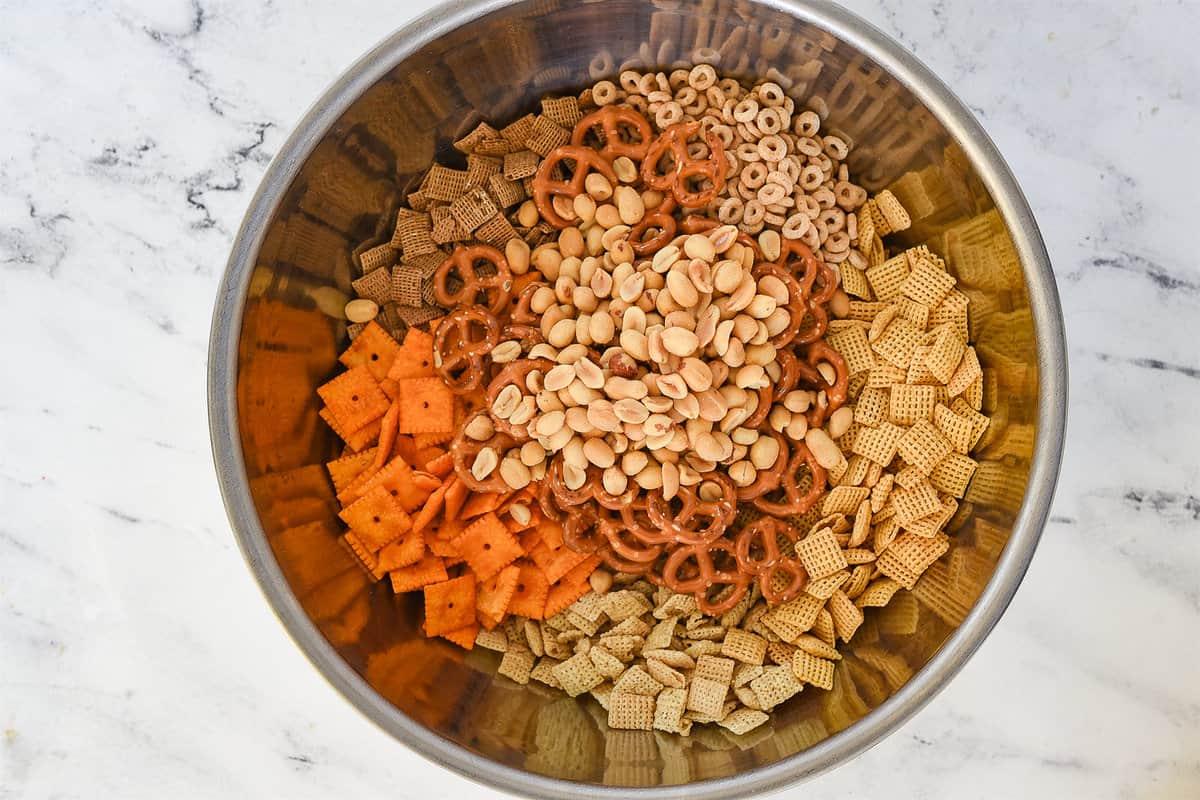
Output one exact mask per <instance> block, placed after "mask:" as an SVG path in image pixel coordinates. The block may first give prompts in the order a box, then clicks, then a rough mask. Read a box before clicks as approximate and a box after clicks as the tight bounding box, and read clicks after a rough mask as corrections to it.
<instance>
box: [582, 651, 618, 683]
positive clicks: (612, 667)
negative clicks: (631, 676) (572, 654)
mask: <svg viewBox="0 0 1200 800" xmlns="http://www.w3.org/2000/svg"><path fill="white" fill-rule="evenodd" d="M587 657H588V658H590V659H591V660H592V664H594V665H595V667H596V671H597V672H599V673H600V674H601V675H603V676H604V677H605V678H608V679H609V680H612V679H614V678H616V677H617V676H618V675H620V674H621V673H622V672H624V671H625V664H623V663H622V662H621V659H619V658H617V657H616V656H614V655H613V654H612V653H610V652H608V650H605V649H604V647H603V646H601V645H598V644H594V645H592V646H591V647H590V648H589V649H588V651H587Z"/></svg>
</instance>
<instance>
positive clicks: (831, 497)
mask: <svg viewBox="0 0 1200 800" xmlns="http://www.w3.org/2000/svg"><path fill="white" fill-rule="evenodd" d="M870 494H871V490H870V489H868V488H867V487H865V486H835V487H833V488H832V489H830V490H829V491H828V492H827V493H826V494H825V497H824V499H822V500H821V514H822V515H826V516H827V515H829V514H847V515H850V514H853V513H854V512H855V511H857V510H858V507H859V505H860V504H861V503H862V501H863V500H866V499H867V497H869V496H870Z"/></svg>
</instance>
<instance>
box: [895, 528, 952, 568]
mask: <svg viewBox="0 0 1200 800" xmlns="http://www.w3.org/2000/svg"><path fill="white" fill-rule="evenodd" d="M949 549H950V537H948V536H946V535H945V534H940V535H938V536H934V537H932V538H929V537H925V536H917V535H915V534H912V533H903V534H901V535H900V536H898V537H896V541H894V542H892V544H891V545H890V546H889V547H888V549H887V552H889V553H891V554H892V555H894V556H895V557H896V558H898V559H899V560H900V563H901V564H903V565H904V566H905V567H907V568H908V569H909V570H911V571H912V572H913V573H915V574H917V575H920V574H921V573H922V572H924V571H925V570H927V569H929V566H930V565H931V564H933V562H935V561H937V560H938V559H939V558H941V557H942V555H943V554H944V553H945V552H946V551H947V550H949Z"/></svg>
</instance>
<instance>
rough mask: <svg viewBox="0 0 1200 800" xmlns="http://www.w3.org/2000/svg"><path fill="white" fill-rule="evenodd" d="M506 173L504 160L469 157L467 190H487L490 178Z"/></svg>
mask: <svg viewBox="0 0 1200 800" xmlns="http://www.w3.org/2000/svg"><path fill="white" fill-rule="evenodd" d="M503 171H504V160H503V159H502V158H492V157H490V156H483V155H477V154H471V155H469V156H467V188H468V189H486V188H487V183H488V178H490V177H492V176H493V175H499V174H500V173H501V172H503Z"/></svg>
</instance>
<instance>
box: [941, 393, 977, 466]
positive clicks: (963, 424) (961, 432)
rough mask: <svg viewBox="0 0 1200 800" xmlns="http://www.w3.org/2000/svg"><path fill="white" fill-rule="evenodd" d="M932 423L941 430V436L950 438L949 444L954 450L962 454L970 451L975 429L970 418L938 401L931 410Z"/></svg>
mask: <svg viewBox="0 0 1200 800" xmlns="http://www.w3.org/2000/svg"><path fill="white" fill-rule="evenodd" d="M933 424H934V425H936V426H937V429H938V430H939V431H941V432H942V435H943V436H945V437H946V438H947V439H949V440H950V445H951V446H952V447H953V448H954V449H955V451H956V452H959V453H962V454H963V455H966V454H967V453H969V452H971V445H972V444H974V441H973V434H974V431H975V428H974V426H973V425H972V424H971V420H969V419H967V418H966V417H961V416H959V415H958V414H955V413H954V412H953V411H951V410H950V409H949V408H947V407H946V406H944V405H942V404H940V403H939V404H938V405H937V407H936V408H934V410H933Z"/></svg>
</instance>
